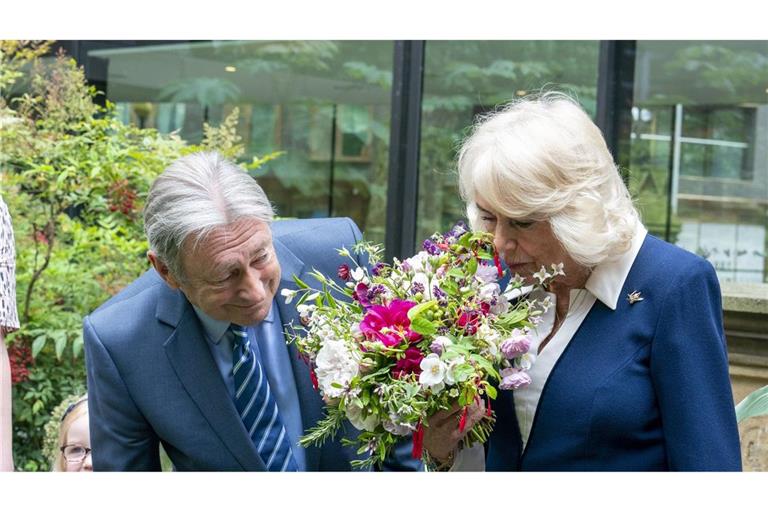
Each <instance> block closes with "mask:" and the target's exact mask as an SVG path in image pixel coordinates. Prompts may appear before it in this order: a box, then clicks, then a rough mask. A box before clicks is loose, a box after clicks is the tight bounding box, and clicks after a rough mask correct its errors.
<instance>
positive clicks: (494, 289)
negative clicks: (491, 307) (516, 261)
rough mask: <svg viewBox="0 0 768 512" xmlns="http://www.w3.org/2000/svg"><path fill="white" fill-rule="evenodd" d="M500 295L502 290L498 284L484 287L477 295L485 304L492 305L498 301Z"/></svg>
mask: <svg viewBox="0 0 768 512" xmlns="http://www.w3.org/2000/svg"><path fill="white" fill-rule="evenodd" d="M499 294H501V288H500V287H499V285H498V283H489V284H486V285H483V287H482V288H480V291H479V292H478V294H477V298H478V299H480V300H482V301H483V302H489V303H490V302H492V301H493V300H494V299H496V298H497V297H498V296H499Z"/></svg>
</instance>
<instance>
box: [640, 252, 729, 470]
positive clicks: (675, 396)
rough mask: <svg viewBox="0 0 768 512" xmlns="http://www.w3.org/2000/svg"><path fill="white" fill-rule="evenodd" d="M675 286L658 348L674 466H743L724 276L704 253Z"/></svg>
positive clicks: (656, 374) (657, 372)
mask: <svg viewBox="0 0 768 512" xmlns="http://www.w3.org/2000/svg"><path fill="white" fill-rule="evenodd" d="M670 285H671V286H670V290H669V292H668V293H667V297H666V298H665V300H664V304H663V306H662V312H661V315H660V318H659V322H658V325H657V328H656V335H655V338H654V340H653V345H652V350H651V371H652V375H653V381H654V386H655V388H656V394H657V397H658V401H659V406H660V409H661V421H662V428H663V430H664V438H665V442H666V449H667V457H668V463H669V467H670V469H672V470H677V471H740V470H741V449H740V445H739V432H738V428H737V425H736V414H735V411H734V405H733V394H732V390H731V383H730V379H729V375H728V354H727V348H726V344H725V336H724V334H723V325H722V306H721V299H720V286H719V283H718V281H717V276H716V274H715V271H714V269H713V268H712V266H711V265H710V264H709V263H708V262H706V261H704V260H697V261H696V263H695V264H693V265H691V266H689V267H688V268H686V271H685V273H684V274H683V275H681V276H680V277H679V278H677V279H676V281H675V282H673V283H670Z"/></svg>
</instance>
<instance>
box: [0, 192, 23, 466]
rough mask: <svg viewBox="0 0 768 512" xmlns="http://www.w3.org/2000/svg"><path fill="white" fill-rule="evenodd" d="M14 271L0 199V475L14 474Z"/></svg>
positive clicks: (8, 225) (13, 253)
mask: <svg viewBox="0 0 768 512" xmlns="http://www.w3.org/2000/svg"><path fill="white" fill-rule="evenodd" d="M15 270H16V250H15V248H14V241H13V226H12V225H11V216H10V214H9V213H8V207H7V206H6V205H5V202H4V201H3V199H2V197H0V471H13V451H12V449H11V447H12V446H13V442H12V437H11V431H12V429H11V365H10V361H9V360H8V349H7V347H6V346H5V335H6V334H8V333H11V332H13V331H15V330H17V329H18V328H19V318H18V314H17V312H16V272H15Z"/></svg>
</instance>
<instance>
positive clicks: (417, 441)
mask: <svg viewBox="0 0 768 512" xmlns="http://www.w3.org/2000/svg"><path fill="white" fill-rule="evenodd" d="M423 447H424V427H422V426H421V421H419V423H418V425H416V432H414V433H413V450H412V451H411V457H413V458H414V459H416V460H421V456H422V452H423V450H424V448H423Z"/></svg>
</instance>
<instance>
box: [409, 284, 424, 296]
mask: <svg viewBox="0 0 768 512" xmlns="http://www.w3.org/2000/svg"><path fill="white" fill-rule="evenodd" d="M417 293H424V285H423V284H421V283H412V284H411V295H416V294H417Z"/></svg>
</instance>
